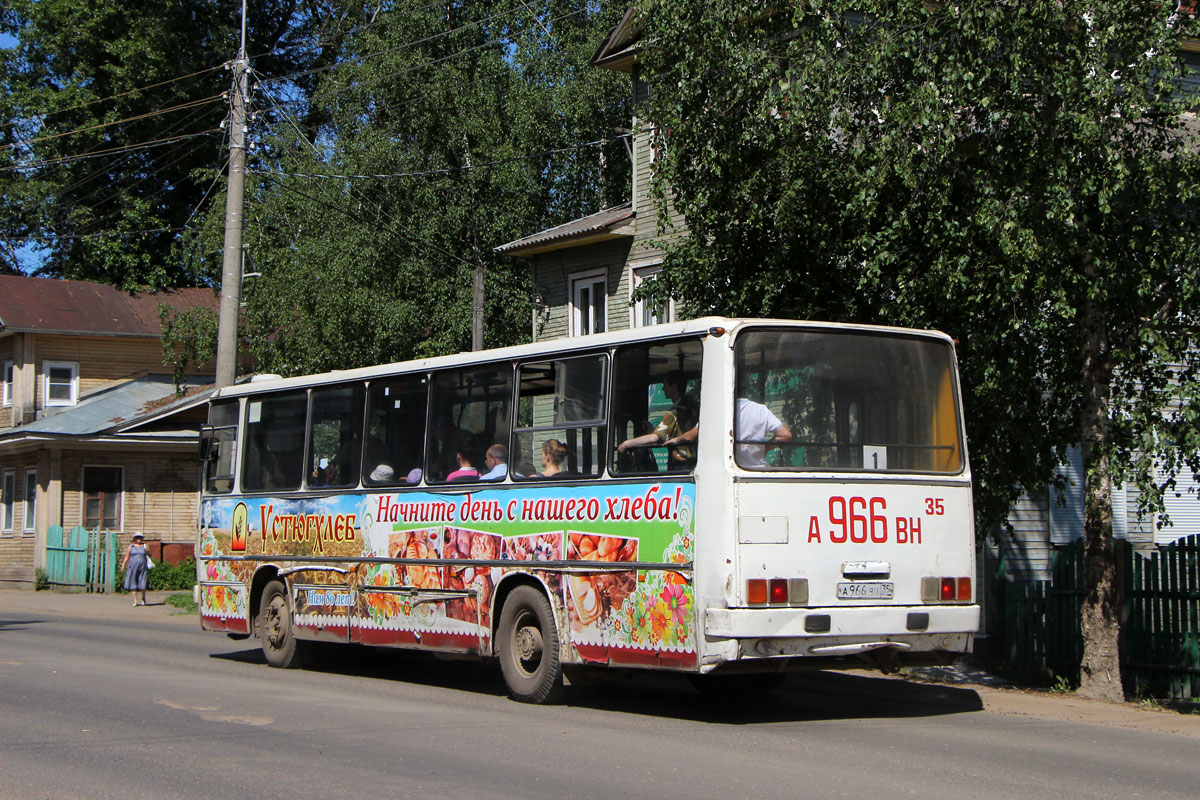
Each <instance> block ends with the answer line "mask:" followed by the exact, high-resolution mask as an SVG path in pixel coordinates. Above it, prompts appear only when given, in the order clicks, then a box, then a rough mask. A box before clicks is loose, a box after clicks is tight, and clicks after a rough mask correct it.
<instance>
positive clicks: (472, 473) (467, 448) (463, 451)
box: [446, 436, 483, 482]
mask: <svg viewBox="0 0 1200 800" xmlns="http://www.w3.org/2000/svg"><path fill="white" fill-rule="evenodd" d="M454 457H455V459H457V461H458V469H456V470H454V471H453V472H451V473H450V474H449V475H447V476H446V480H448V481H451V482H461V481H477V480H479V470H477V469H476V468H475V465H476V464H478V463H480V462H481V461H482V460H483V459H481V458H479V447H478V445H476V444H475V439H473V438H472V437H469V436H468V437H467V438H466V439H463V440H462V442H461V443H460V444H459V445H458V449H457V450H456V451H455V454H454Z"/></svg>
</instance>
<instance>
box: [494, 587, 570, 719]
mask: <svg viewBox="0 0 1200 800" xmlns="http://www.w3.org/2000/svg"><path fill="white" fill-rule="evenodd" d="M496 646H497V649H498V650H499V655H500V671H501V672H502V673H503V674H504V683H505V684H506V685H507V686H508V693H509V696H510V697H512V699H514V700H519V701H521V702H523V703H553V702H555V701H557V700H559V699H561V698H562V696H563V694H564V692H565V691H566V689H565V686H564V684H563V667H562V661H561V659H560V657H559V641H558V628H557V627H556V626H555V624H554V611H553V609H551V608H550V601H549V600H547V599H546V595H544V594H543V593H542V592H540V591H538V590H537V589H535V588H534V587H532V586H518V587H517V588H515V589H513V590H512V593H511V594H510V595H509V596H508V598H507V599H506V600H505V602H504V608H503V609H502V610H501V612H500V626H499V628H498V630H497V631H496Z"/></svg>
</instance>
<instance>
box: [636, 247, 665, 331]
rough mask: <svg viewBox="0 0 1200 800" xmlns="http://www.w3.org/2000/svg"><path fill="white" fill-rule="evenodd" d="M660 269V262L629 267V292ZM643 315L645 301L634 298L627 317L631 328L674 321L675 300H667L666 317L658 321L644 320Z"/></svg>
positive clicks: (644, 314) (644, 315)
mask: <svg viewBox="0 0 1200 800" xmlns="http://www.w3.org/2000/svg"><path fill="white" fill-rule="evenodd" d="M661 270H662V264H661V263H655V264H647V265H646V266H644V267H630V270H629V273H630V276H629V286H630V292H631V293H632V292H633V291H634V290H636V289H637V288H638V287H639V286H641V285H642V283H643V282H644V281H646V280H648V279H649V278H652V277H654V276H655V275H657V274H658V273H659V272H660V271H661ZM645 317H646V301H645V300H635V301H634V303H633V310H632V311H631V313H630V318H629V327H631V328H645V327H647V326H649V325H661V324H663V323H664V322H674V321H675V301H674V300H668V301H667V313H666V317H665V318H664V319H661V320H659V321H658V322H646V321H645Z"/></svg>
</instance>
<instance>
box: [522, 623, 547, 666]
mask: <svg viewBox="0 0 1200 800" xmlns="http://www.w3.org/2000/svg"><path fill="white" fill-rule="evenodd" d="M516 640H517V655H518V657H519V658H520V659H521V661H522V662H525V663H528V662H530V661H537V660H539V659H540V658H541V657H542V632H541V631H540V630H538V629H537V628H535V627H532V626H526V627H524V628H520V629H519V630H517V636H516Z"/></svg>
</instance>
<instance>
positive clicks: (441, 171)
mask: <svg viewBox="0 0 1200 800" xmlns="http://www.w3.org/2000/svg"><path fill="white" fill-rule="evenodd" d="M631 136H633V134H632V133H623V134H621V135H620V136H610V137H606V138H603V139H596V140H594V141H591V142H580V143H578V144H573V145H570V146H569V147H558V148H554V149H552V150H542V151H541V152H538V153H533V154H531V155H526V156H512V157H511V158H498V159H495V160H494V161H485V162H483V163H481V164H471V165H469V166H465V167H443V168H441V169H430V170H423V171H420V172H390V173H374V174H363V175H340V174H334V173H304V172H280V171H277V170H267V169H251V170H248V171H249V172H251V173H254V174H256V175H271V176H274V177H280V178H312V179H316V180H322V179H324V180H327V179H331V178H333V179H337V180H365V179H378V178H421V177H426V176H430V175H445V174H449V173H455V172H469V171H471V170H475V169H483V168H484V167H494V166H497V165H499V164H513V163H516V162H519V161H534V160H536V159H539V158H545V157H546V156H552V155H557V154H559V153H570V152H574V151H576V150H582V149H583V148H585V147H597V146H599V145H604V144H608V143H609V142H619V141H621V140H622V139H628V138H629V137H631Z"/></svg>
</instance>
